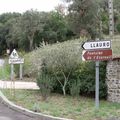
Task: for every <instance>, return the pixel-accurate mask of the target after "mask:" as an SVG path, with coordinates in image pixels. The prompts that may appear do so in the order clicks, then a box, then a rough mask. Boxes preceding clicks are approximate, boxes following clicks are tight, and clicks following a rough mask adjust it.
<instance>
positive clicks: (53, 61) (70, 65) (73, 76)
mask: <svg viewBox="0 0 120 120" xmlns="http://www.w3.org/2000/svg"><path fill="white" fill-rule="evenodd" d="M80 45H81V43H80V42H79V41H78V40H73V41H68V42H63V43H57V44H54V45H46V46H43V47H41V48H38V49H37V50H35V51H33V52H31V53H30V55H29V59H30V61H31V66H30V70H31V72H33V73H34V74H35V72H36V74H38V73H41V74H42V73H43V75H44V74H46V72H47V74H46V75H48V76H50V77H51V79H52V80H54V83H55V84H54V86H53V88H54V89H53V91H54V92H58V93H61V91H62V92H63V94H64V95H65V94H69V93H70V94H71V95H72V96H77V95H79V94H82V95H92V96H94V93H95V65H94V62H81V57H80V56H81V54H82V53H81V49H80ZM43 68H45V69H46V72H44V71H43ZM105 75H106V63H104V62H102V63H101V64H100V97H101V98H105V97H106V96H107V86H106V83H105V77H106V76H105Z"/></svg>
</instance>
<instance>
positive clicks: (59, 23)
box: [39, 11, 69, 44]
mask: <svg viewBox="0 0 120 120" xmlns="http://www.w3.org/2000/svg"><path fill="white" fill-rule="evenodd" d="M44 21H45V24H44V27H43V31H42V32H39V35H40V36H41V38H42V40H44V41H45V43H50V44H51V43H56V42H57V41H59V42H62V41H65V40H66V39H67V37H68V36H67V33H68V30H69V28H68V26H67V22H66V20H65V18H64V16H63V15H62V14H60V13H59V12H55V11H53V12H50V13H48V17H47V18H46V19H45V20H44Z"/></svg>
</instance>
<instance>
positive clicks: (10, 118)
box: [0, 102, 40, 120]
mask: <svg viewBox="0 0 120 120" xmlns="http://www.w3.org/2000/svg"><path fill="white" fill-rule="evenodd" d="M0 120H40V119H35V118H31V117H29V116H26V115H24V114H23V113H21V112H17V111H15V110H13V109H10V108H8V107H7V106H6V105H4V104H2V103H1V102H0Z"/></svg>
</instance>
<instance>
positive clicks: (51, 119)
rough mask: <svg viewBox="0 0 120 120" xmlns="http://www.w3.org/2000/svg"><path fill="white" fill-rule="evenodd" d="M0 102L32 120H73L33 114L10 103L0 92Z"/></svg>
mask: <svg viewBox="0 0 120 120" xmlns="http://www.w3.org/2000/svg"><path fill="white" fill-rule="evenodd" d="M0 102H1V103H3V104H4V105H6V106H7V107H8V108H10V109H13V110H15V111H18V112H21V113H22V114H24V115H26V116H29V117H32V118H39V119H40V120H73V119H66V118H60V117H53V116H50V115H45V114H42V113H37V112H33V111H30V110H28V109H25V108H23V107H21V106H18V105H15V104H14V103H12V102H11V101H9V100H8V99H7V98H6V97H5V96H4V94H3V93H2V92H1V91H0Z"/></svg>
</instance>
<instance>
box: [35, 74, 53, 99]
mask: <svg viewBox="0 0 120 120" xmlns="http://www.w3.org/2000/svg"><path fill="white" fill-rule="evenodd" d="M37 85H38V86H39V88H40V92H41V95H42V97H43V100H46V99H47V97H48V96H49V94H50V92H51V91H52V89H53V82H52V79H51V77H50V76H49V75H47V74H45V73H42V74H40V75H38V77H37Z"/></svg>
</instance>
